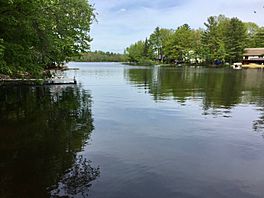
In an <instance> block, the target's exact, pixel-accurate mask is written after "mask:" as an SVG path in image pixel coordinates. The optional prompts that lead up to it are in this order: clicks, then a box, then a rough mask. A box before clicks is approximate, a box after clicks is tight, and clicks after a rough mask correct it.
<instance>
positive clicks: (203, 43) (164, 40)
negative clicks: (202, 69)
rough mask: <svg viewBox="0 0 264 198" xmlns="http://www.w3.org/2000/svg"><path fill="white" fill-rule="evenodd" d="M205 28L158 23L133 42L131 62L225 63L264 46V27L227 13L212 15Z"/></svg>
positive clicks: (141, 63) (130, 55) (239, 58)
mask: <svg viewBox="0 0 264 198" xmlns="http://www.w3.org/2000/svg"><path fill="white" fill-rule="evenodd" d="M204 26H205V28H204V29H202V28H200V29H192V28H191V27H190V26H189V25H188V24H184V25H182V26H180V27H178V28H177V29H176V30H174V29H165V28H160V27H157V28H156V29H155V30H154V32H153V33H152V34H151V35H150V36H149V37H148V38H146V39H145V40H141V41H138V42H136V43H134V44H132V45H131V46H129V47H128V48H127V49H126V51H125V53H126V55H127V57H128V60H129V61H130V62H131V63H135V64H138V65H152V64H157V63H170V64H171V63H172V64H177V63H184V64H206V65H224V64H232V63H234V62H237V61H241V60H242V58H243V53H244V49H245V48H260V47H264V27H260V26H258V25H257V24H255V23H252V22H243V21H241V20H240V19H238V18H236V17H234V18H228V17H226V16H224V15H219V16H211V17H209V18H208V19H207V21H206V22H205V23H204Z"/></svg>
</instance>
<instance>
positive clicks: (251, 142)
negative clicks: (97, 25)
mask: <svg viewBox="0 0 264 198" xmlns="http://www.w3.org/2000/svg"><path fill="white" fill-rule="evenodd" d="M69 65H70V66H71V67H79V68H80V70H79V71H69V72H68V73H67V75H68V76H70V77H72V76H76V79H77V81H78V85H76V86H50V87H48V86H47V87H12V88H11V87H1V88H0V113H1V114H0V186H1V188H0V197H1V198H7V197H43V198H44V197H92V198H93V197H94V198H140V197H142V198H147V197H151V198H161V197H166V198H177V197H179V198H212V197H213V198H234V197H237V198H263V197H264V138H263V137H264V71H261V70H243V71H234V70H231V69H204V68H161V67H158V66H157V67H153V68H149V67H132V66H123V65H121V64H118V63H70V64H69Z"/></svg>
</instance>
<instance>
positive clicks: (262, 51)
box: [244, 48, 264, 56]
mask: <svg viewBox="0 0 264 198" xmlns="http://www.w3.org/2000/svg"><path fill="white" fill-rule="evenodd" d="M261 55H264V48H246V49H245V52H244V56H261Z"/></svg>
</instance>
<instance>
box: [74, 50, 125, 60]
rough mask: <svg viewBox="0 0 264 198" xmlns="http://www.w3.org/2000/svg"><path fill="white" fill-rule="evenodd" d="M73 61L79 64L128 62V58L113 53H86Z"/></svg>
mask: <svg viewBox="0 0 264 198" xmlns="http://www.w3.org/2000/svg"><path fill="white" fill-rule="evenodd" d="M71 61H77V62H126V61H127V58H126V56H125V55H124V54H119V53H113V52H103V51H94V52H85V53H81V54H78V55H76V56H74V57H72V58H71Z"/></svg>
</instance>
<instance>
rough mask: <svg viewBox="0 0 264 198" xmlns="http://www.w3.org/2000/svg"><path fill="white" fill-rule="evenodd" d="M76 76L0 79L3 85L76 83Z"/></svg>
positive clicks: (0, 83)
mask: <svg viewBox="0 0 264 198" xmlns="http://www.w3.org/2000/svg"><path fill="white" fill-rule="evenodd" d="M75 84H77V81H76V79H75V78H73V79H71V78H49V79H0V86H1V85H30V86H34V85H75Z"/></svg>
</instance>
